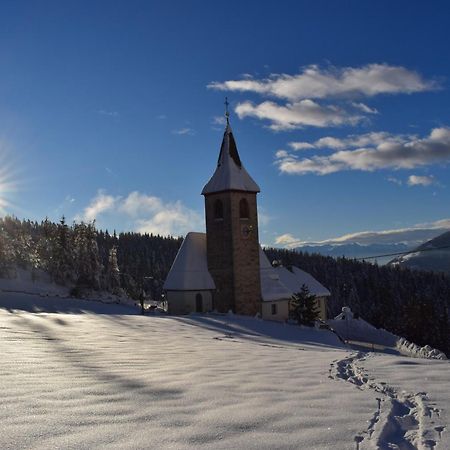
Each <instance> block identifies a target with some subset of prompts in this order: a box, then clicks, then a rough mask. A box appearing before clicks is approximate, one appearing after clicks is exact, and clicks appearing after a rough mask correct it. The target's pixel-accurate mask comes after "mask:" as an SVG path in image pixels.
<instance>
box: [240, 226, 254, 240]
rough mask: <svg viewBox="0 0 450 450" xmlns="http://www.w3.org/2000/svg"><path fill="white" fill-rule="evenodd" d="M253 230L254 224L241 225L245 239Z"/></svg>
mask: <svg viewBox="0 0 450 450" xmlns="http://www.w3.org/2000/svg"><path fill="white" fill-rule="evenodd" d="M252 231H253V226H252V225H241V236H242V237H243V238H244V239H248V238H249V236H250V234H251V233H252Z"/></svg>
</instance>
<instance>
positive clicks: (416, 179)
mask: <svg viewBox="0 0 450 450" xmlns="http://www.w3.org/2000/svg"><path fill="white" fill-rule="evenodd" d="M431 184H435V180H434V177H433V176H426V175H424V176H420V175H410V176H409V177H408V186H430V185H431Z"/></svg>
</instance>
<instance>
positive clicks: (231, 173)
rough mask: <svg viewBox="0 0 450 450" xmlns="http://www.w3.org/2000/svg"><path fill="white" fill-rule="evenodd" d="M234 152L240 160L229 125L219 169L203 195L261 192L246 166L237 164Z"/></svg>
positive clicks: (224, 138) (207, 184)
mask: <svg viewBox="0 0 450 450" xmlns="http://www.w3.org/2000/svg"><path fill="white" fill-rule="evenodd" d="M233 152H234V153H235V155H237V158H239V156H238V153H237V148H236V143H235V141H234V137H233V132H232V131H231V127H230V125H229V124H227V127H226V129H225V133H224V135H223V141H222V146H221V148H220V155H219V160H218V162H217V168H216V170H215V172H214V174H213V176H212V177H211V179H210V180H209V181H208V183H206V185H205V187H204V188H203V190H202V195H207V194H212V193H214V192H222V191H233V190H234V191H245V192H260V189H259V186H258V185H257V184H256V183H255V181H254V180H253V178H252V177H251V176H250V175H249V173H248V172H247V171H246V170H245V168H244V166H243V165H242V164H240V165H238V164H237V163H236V160H235V159H234V158H233V156H232V153H233ZM239 162H240V161H239Z"/></svg>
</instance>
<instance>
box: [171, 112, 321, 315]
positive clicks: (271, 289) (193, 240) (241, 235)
mask: <svg viewBox="0 0 450 450" xmlns="http://www.w3.org/2000/svg"><path fill="white" fill-rule="evenodd" d="M226 117H227V124H226V128H225V133H224V136H223V141H222V145H221V148H220V153H219V159H218V162H217V167H216V170H215V172H214V174H213V176H212V177H211V179H210V180H209V181H208V183H206V185H205V186H204V188H203V190H202V195H203V196H204V197H205V216H206V233H197V232H190V233H188V234H187V235H186V237H185V239H184V241H183V243H182V245H181V247H180V249H179V251H178V254H177V256H176V258H175V260H174V262H173V264H172V267H171V269H170V272H169V274H168V276H167V279H166V281H165V283H164V290H165V292H166V298H167V302H168V309H169V313H171V314H189V313H191V312H208V311H218V312H224V313H226V312H228V311H233V312H234V313H236V314H244V315H252V316H255V315H256V314H260V315H261V316H262V317H263V318H264V319H272V320H286V319H287V318H288V315H289V302H290V299H291V297H292V294H293V293H294V292H299V291H300V289H301V287H302V285H303V284H306V285H307V286H308V288H309V290H310V292H311V293H312V294H314V295H316V299H317V306H318V308H319V310H320V318H321V319H323V320H326V298H327V297H328V296H329V295H330V292H329V291H328V290H327V289H326V288H325V287H323V286H322V285H321V284H320V283H319V282H318V281H317V280H315V279H314V278H313V277H312V276H311V275H309V274H307V273H306V272H304V271H302V270H301V269H299V268H297V267H293V268H292V271H290V270H288V269H287V268H285V267H282V266H278V267H272V265H271V264H270V262H269V260H268V259H267V256H266V255H265V254H264V252H263V250H262V249H261V247H260V245H259V237H258V210H257V200H256V196H257V194H258V193H259V192H260V188H259V186H258V185H257V184H256V182H255V181H254V180H253V178H252V177H251V176H250V175H249V173H248V172H247V171H246V170H245V168H244V166H243V165H242V162H241V159H240V157H239V153H238V150H237V146H236V141H235V139H234V136H233V132H232V130H231V127H230V123H229V117H228V113H227V114H226Z"/></svg>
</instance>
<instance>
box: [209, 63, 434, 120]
mask: <svg viewBox="0 0 450 450" xmlns="http://www.w3.org/2000/svg"><path fill="white" fill-rule="evenodd" d="M437 87H438V86H437V83H436V82H435V81H432V80H425V79H424V78H423V77H422V76H421V75H419V74H418V73H417V72H414V71H412V70H408V69H406V68H405V67H402V66H391V65H388V64H367V65H365V66H362V67H343V68H337V67H328V68H321V67H319V66H317V65H310V66H307V67H305V68H303V70H302V71H300V73H298V74H297V75H289V74H273V75H271V76H270V77H269V78H265V79H261V80H256V79H248V78H244V79H241V80H228V81H224V82H218V81H214V82H212V83H209V84H208V88H210V89H216V90H221V91H240V92H255V93H258V94H263V95H270V96H273V97H277V98H282V99H286V100H289V101H299V100H301V99H306V98H317V99H323V98H330V97H341V98H342V97H346V98H353V97H357V96H367V97H373V96H375V95H379V94H399V93H407V94H410V93H413V92H422V91H428V90H431V89H436V88H437ZM366 112H367V111H366Z"/></svg>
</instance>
